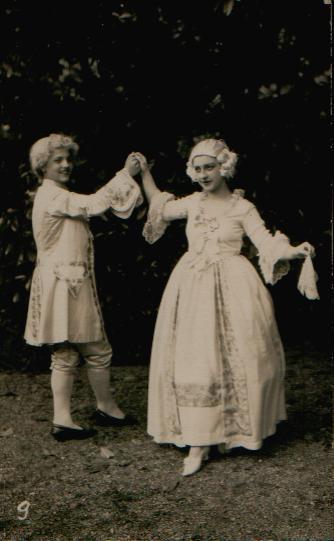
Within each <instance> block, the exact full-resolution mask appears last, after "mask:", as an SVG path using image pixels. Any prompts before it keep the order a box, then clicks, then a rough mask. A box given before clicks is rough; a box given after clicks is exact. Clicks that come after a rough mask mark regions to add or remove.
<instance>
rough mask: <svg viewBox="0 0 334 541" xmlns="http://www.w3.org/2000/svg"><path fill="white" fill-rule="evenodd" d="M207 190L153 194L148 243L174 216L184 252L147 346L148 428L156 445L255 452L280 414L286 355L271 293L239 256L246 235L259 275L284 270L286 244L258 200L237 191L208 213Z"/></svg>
mask: <svg viewBox="0 0 334 541" xmlns="http://www.w3.org/2000/svg"><path fill="white" fill-rule="evenodd" d="M206 197H207V195H206V194H205V193H204V192H202V193H197V192H196V193H193V194H192V195H190V196H188V197H184V198H182V199H179V200H173V196H172V195H170V194H167V193H166V192H163V193H161V192H160V193H159V194H158V195H157V196H155V197H154V199H153V201H152V204H151V207H150V211H149V217H148V221H147V223H146V224H145V228H144V232H143V234H144V236H145V238H146V240H147V241H148V242H150V243H152V242H155V241H156V240H157V239H158V238H159V237H160V236H161V235H162V234H163V232H164V230H165V228H166V226H167V225H168V223H169V222H170V221H171V220H175V219H178V218H185V219H186V220H187V225H186V233H187V238H188V243H189V249H188V251H187V252H186V253H185V254H184V255H183V256H182V257H181V259H180V260H179V262H178V263H177V265H176V267H175V268H174V270H173V272H172V273H171V276H170V278H169V281H168V284H167V286H166V288H165V291H164V294H163V297H162V301H161V304H160V308H159V313H158V317H157V322H156V327H155V332H154V340H153V346H152V355H151V364H150V376H149V397H148V398H149V400H148V433H149V434H150V435H151V436H153V438H154V440H155V441H156V442H158V443H173V444H175V445H178V446H184V445H194V446H196V445H214V444H220V443H225V444H226V448H227V449H228V448H233V447H238V446H243V447H246V448H248V449H259V448H260V447H261V445H262V440H263V439H264V438H266V437H267V436H270V435H272V434H273V433H274V432H275V430H276V424H277V423H278V422H279V421H280V420H283V419H285V418H286V410H285V399H284V373H285V359H284V352H283V348H282V344H281V340H280V336H279V333H278V330H277V325H276V321H275V316H274V311H273V304H272V299H271V296H270V293H269V291H268V290H267V288H266V287H265V286H264V284H263V282H262V280H261V279H260V277H259V275H258V273H257V271H256V270H255V268H254V266H253V265H252V264H251V263H250V262H249V261H248V259H246V258H245V257H244V256H242V255H240V250H241V247H242V240H243V236H244V235H247V236H248V237H249V238H250V239H251V241H252V242H253V243H254V245H255V246H256V248H257V249H258V251H259V263H260V267H261V271H262V273H263V275H264V278H265V281H266V282H268V283H272V284H273V283H275V282H276V281H277V280H278V279H279V278H280V277H281V276H283V275H284V274H286V273H287V272H288V268H289V264H288V263H287V262H286V261H280V260H279V259H280V256H281V254H282V253H283V251H284V249H285V248H286V244H287V243H289V240H288V238H287V237H286V236H285V235H282V234H281V233H279V232H277V233H276V234H275V236H272V235H271V234H270V232H269V231H268V230H267V229H266V228H265V225H264V223H263V221H262V219H261V217H260V216H259V214H258V212H257V210H256V208H255V206H254V205H253V204H252V203H250V202H249V201H247V200H246V199H243V196H242V190H235V192H234V194H233V198H232V203H231V205H230V206H229V208H228V209H227V210H226V211H225V212H224V213H223V212H222V213H219V214H217V215H216V216H210V215H209V213H208V207H207V203H206Z"/></svg>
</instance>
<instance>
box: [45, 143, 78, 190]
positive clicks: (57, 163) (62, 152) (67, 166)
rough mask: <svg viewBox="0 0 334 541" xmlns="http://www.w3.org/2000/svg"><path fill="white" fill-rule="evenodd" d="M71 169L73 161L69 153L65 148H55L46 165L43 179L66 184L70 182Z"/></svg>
mask: <svg viewBox="0 0 334 541" xmlns="http://www.w3.org/2000/svg"><path fill="white" fill-rule="evenodd" d="M72 169H73V161H72V156H71V155H70V152H69V151H68V150H67V149H65V148H56V150H54V151H53V153H52V154H51V156H50V158H49V161H48V163H47V165H46V168H45V173H44V177H45V178H49V179H50V180H54V181H55V182H60V183H62V184H66V182H68V181H69V180H70V177H71V173H72Z"/></svg>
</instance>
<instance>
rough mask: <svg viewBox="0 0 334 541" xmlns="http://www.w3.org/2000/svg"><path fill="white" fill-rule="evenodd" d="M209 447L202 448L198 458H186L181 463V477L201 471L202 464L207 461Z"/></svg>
mask: <svg viewBox="0 0 334 541" xmlns="http://www.w3.org/2000/svg"><path fill="white" fill-rule="evenodd" d="M209 450H210V447H202V450H201V452H200V453H199V455H198V456H195V457H193V456H187V458H185V459H184V461H183V472H182V475H183V477H186V476H188V475H193V474H194V473H196V472H198V471H199V470H200V469H201V466H202V462H203V461H204V460H208V458H209Z"/></svg>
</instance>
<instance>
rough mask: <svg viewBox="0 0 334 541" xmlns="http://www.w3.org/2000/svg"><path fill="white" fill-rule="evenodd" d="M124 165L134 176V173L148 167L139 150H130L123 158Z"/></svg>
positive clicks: (136, 173)
mask: <svg viewBox="0 0 334 541" xmlns="http://www.w3.org/2000/svg"><path fill="white" fill-rule="evenodd" d="M124 167H125V169H127V171H128V172H129V174H130V175H131V176H132V177H134V176H135V175H138V173H140V172H142V173H143V172H144V171H145V170H146V169H148V163H147V160H146V158H145V156H144V155H143V154H141V153H140V152H131V154H129V156H128V157H127V158H126V160H125V165H124Z"/></svg>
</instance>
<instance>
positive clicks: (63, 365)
mask: <svg viewBox="0 0 334 541" xmlns="http://www.w3.org/2000/svg"><path fill="white" fill-rule="evenodd" d="M80 356H81V357H83V359H84V360H85V362H86V364H87V368H94V369H101V368H109V366H110V361H111V357H112V349H111V345H110V344H109V342H108V341H105V340H101V341H99V342H87V343H84V344H72V343H63V344H55V345H54V346H53V350H52V354H51V366H50V369H51V370H53V369H56V370H62V371H64V372H75V371H76V369H77V367H78V365H79V361H80Z"/></svg>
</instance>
